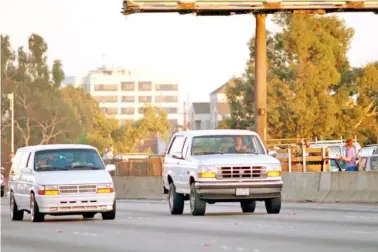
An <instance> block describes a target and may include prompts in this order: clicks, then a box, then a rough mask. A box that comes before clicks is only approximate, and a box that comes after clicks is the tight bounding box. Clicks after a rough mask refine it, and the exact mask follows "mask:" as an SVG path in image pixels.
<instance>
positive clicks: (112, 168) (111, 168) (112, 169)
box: [105, 164, 116, 172]
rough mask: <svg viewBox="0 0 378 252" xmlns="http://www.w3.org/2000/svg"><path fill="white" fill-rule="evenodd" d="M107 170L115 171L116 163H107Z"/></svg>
mask: <svg viewBox="0 0 378 252" xmlns="http://www.w3.org/2000/svg"><path fill="white" fill-rule="evenodd" d="M105 170H106V171H108V172H112V171H115V170H116V166H115V164H107V165H105Z"/></svg>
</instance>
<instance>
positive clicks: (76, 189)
mask: <svg viewBox="0 0 378 252" xmlns="http://www.w3.org/2000/svg"><path fill="white" fill-rule="evenodd" d="M96 189H97V188H96V185H62V186H59V193H61V194H68V193H96Z"/></svg>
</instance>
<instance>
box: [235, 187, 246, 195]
mask: <svg viewBox="0 0 378 252" xmlns="http://www.w3.org/2000/svg"><path fill="white" fill-rule="evenodd" d="M247 195H249V189H248V188H236V196H247Z"/></svg>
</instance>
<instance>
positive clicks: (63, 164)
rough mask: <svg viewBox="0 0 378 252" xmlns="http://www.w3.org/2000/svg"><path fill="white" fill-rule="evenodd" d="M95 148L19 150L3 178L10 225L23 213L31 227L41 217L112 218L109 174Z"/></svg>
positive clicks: (110, 168) (109, 167)
mask: <svg viewBox="0 0 378 252" xmlns="http://www.w3.org/2000/svg"><path fill="white" fill-rule="evenodd" d="M113 170H115V165H114V164H108V165H106V166H105V164H104V162H103V161H102V159H101V157H100V155H99V153H98V151H97V149H96V148H94V147H92V146H89V145H78V144H53V145H36V146H27V147H23V148H19V149H18V150H17V153H16V155H15V157H14V160H13V163H12V167H11V170H10V174H9V180H8V188H9V196H10V208H11V209H10V210H11V211H10V212H11V219H12V220H19V221H20V220H22V219H23V217H24V212H27V213H29V214H30V215H31V221H32V222H42V221H44V219H45V215H47V214H48V215H54V216H60V215H82V216H83V217H84V218H93V217H94V216H95V214H96V213H101V214H102V218H103V219H104V220H112V219H115V216H116V200H115V191H114V184H113V179H112V177H111V175H110V174H109V172H110V171H113Z"/></svg>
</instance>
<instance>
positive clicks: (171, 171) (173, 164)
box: [163, 135, 185, 192]
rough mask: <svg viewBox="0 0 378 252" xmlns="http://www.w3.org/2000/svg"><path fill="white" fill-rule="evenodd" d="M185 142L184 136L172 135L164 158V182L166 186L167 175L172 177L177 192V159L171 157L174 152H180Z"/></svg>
mask: <svg viewBox="0 0 378 252" xmlns="http://www.w3.org/2000/svg"><path fill="white" fill-rule="evenodd" d="M184 142H185V136H182V135H176V136H174V137H173V139H172V142H171V144H170V145H169V148H168V151H167V153H166V155H165V159H164V168H163V169H164V184H165V185H166V186H168V175H170V176H171V177H172V180H173V182H174V183H175V186H176V190H177V192H180V181H179V171H180V169H179V161H180V160H179V159H177V158H173V155H174V154H176V153H182V149H183V146H184Z"/></svg>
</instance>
